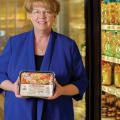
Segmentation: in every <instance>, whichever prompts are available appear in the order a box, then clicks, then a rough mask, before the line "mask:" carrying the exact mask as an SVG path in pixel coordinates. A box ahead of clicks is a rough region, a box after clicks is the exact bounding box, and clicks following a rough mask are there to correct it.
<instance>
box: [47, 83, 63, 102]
mask: <svg viewBox="0 0 120 120" xmlns="http://www.w3.org/2000/svg"><path fill="white" fill-rule="evenodd" d="M55 84H56V89H55V93H54V95H53V96H51V97H48V98H47V99H48V100H53V99H56V98H58V97H60V96H61V95H63V92H64V90H63V86H61V85H60V84H59V83H58V82H57V81H55Z"/></svg>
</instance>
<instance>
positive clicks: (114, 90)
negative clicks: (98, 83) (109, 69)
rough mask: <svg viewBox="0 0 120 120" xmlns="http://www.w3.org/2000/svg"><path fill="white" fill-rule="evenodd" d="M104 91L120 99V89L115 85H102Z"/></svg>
mask: <svg viewBox="0 0 120 120" xmlns="http://www.w3.org/2000/svg"><path fill="white" fill-rule="evenodd" d="M102 91H104V92H107V93H109V94H112V95H115V96H116V97H120V88H116V87H115V86H114V85H113V86H105V85H102Z"/></svg>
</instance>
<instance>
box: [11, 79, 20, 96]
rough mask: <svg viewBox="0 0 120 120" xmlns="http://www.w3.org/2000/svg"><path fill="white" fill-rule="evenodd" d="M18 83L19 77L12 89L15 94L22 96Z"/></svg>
mask: <svg viewBox="0 0 120 120" xmlns="http://www.w3.org/2000/svg"><path fill="white" fill-rule="evenodd" d="M18 84H19V77H18V79H17V80H16V82H15V83H14V84H13V90H12V91H13V92H14V93H15V96H16V97H17V98H21V97H22V96H21V95H20V94H19V86H18Z"/></svg>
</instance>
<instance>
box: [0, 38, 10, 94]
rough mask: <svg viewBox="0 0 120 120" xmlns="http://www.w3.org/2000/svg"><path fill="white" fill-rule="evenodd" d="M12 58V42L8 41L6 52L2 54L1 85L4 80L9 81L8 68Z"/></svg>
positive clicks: (0, 90) (0, 66) (0, 67)
mask: <svg viewBox="0 0 120 120" xmlns="http://www.w3.org/2000/svg"><path fill="white" fill-rule="evenodd" d="M10 56H11V44H10V40H8V42H7V44H6V46H5V48H4V50H3V51H2V53H1V54H0V84H1V83H2V82H3V81H4V80H8V76H7V68H8V64H9V59H10ZM1 92H3V90H2V89H0V93H1Z"/></svg>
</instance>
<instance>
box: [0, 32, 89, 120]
mask: <svg viewBox="0 0 120 120" xmlns="http://www.w3.org/2000/svg"><path fill="white" fill-rule="evenodd" d="M21 71H35V58H34V30H32V31H29V32H26V33H22V34H19V35H16V36H14V37H11V38H10V39H9V40H8V42H7V44H6V46H5V48H4V50H3V52H2V54H1V55H0V83H1V82H3V81H4V80H10V81H11V82H12V83H14V82H15V81H16V80H17V78H18V76H19V73H20V72H21ZM40 71H53V72H54V73H55V75H56V79H57V81H58V82H59V83H60V84H61V85H67V84H70V83H72V84H74V85H75V86H76V87H77V88H78V89H79V91H80V93H79V94H78V95H74V96H61V97H59V98H57V99H55V100H49V101H47V112H46V116H47V120H74V114H73V103H72V98H74V99H76V100H80V99H82V96H83V94H84V92H85V89H86V87H87V78H86V73H85V69H84V67H83V63H82V59H81V56H80V53H79V50H78V47H77V45H76V43H75V42H74V41H73V40H71V39H70V38H68V37H66V36H64V35H61V34H58V33H56V32H53V31H52V32H51V34H50V39H49V43H48V47H47V49H46V52H45V56H44V58H43V62H42V65H41V67H40ZM1 91H2V90H1ZM35 100H36V99H35V98H29V99H24V98H16V97H15V95H14V93H13V92H10V91H5V103H4V108H5V109H4V112H5V113H4V119H5V120H34V115H35V114H34V101H35ZM43 103H44V100H43V99H38V100H37V120H41V115H42V108H43Z"/></svg>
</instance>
